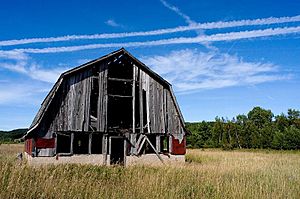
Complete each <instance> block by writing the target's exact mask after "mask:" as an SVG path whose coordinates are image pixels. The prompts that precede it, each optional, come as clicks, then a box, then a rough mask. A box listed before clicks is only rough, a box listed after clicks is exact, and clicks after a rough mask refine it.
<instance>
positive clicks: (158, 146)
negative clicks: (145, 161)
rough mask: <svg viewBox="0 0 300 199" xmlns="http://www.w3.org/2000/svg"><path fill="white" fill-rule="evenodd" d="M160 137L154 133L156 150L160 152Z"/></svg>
mask: <svg viewBox="0 0 300 199" xmlns="http://www.w3.org/2000/svg"><path fill="white" fill-rule="evenodd" d="M160 139H161V136H160V135H156V144H155V145H156V150H157V151H158V152H160V151H161V148H160Z"/></svg>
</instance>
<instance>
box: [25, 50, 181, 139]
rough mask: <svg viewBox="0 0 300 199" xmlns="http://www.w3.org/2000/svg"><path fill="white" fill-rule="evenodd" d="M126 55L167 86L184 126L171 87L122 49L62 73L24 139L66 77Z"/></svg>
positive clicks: (38, 121)
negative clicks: (104, 61)
mask: <svg viewBox="0 0 300 199" xmlns="http://www.w3.org/2000/svg"><path fill="white" fill-rule="evenodd" d="M122 54H123V55H127V56H128V57H129V58H131V60H132V61H133V62H134V63H135V64H136V65H137V66H138V67H140V68H141V69H142V70H144V71H145V72H147V73H148V74H149V75H151V76H152V77H153V78H154V79H156V80H157V81H159V82H161V83H163V84H165V85H166V86H167V88H168V89H169V90H170V93H171V97H172V99H173V101H174V103H175V107H176V110H177V112H178V115H179V118H180V121H181V123H182V125H183V126H184V119H183V116H182V113H181V111H180V109H179V106H178V103H177V100H176V97H175V95H174V92H173V89H172V85H171V84H170V83H169V82H168V81H166V80H165V79H163V78H162V77H161V76H159V75H158V74H157V73H155V72H154V71H153V70H151V69H150V68H149V67H148V66H146V65H145V64H144V63H142V62H141V61H139V60H138V59H137V58H135V57H134V56H133V55H131V54H130V53H129V52H128V51H127V50H125V49H124V48H121V49H119V50H116V51H114V52H111V53H109V54H107V55H104V56H102V57H100V58H98V59H95V60H92V61H90V62H87V63H85V64H82V65H80V66H77V67H75V68H73V69H71V70H68V71H66V72H64V73H62V74H61V75H60V77H59V78H58V80H57V81H56V83H55V84H54V86H53V87H52V89H51V90H50V92H49V93H48V95H47V96H46V98H45V99H44V101H43V102H42V104H41V107H40V109H39V111H38V113H37V114H36V116H35V118H34V119H33V122H32V124H31V125H30V127H29V129H28V131H27V133H26V135H25V136H24V137H26V136H27V135H28V134H29V133H30V132H32V131H33V130H34V129H36V128H37V127H38V126H39V124H40V122H41V120H42V118H43V116H44V114H45V112H46V111H47V110H48V107H49V105H50V104H51V101H52V100H53V98H54V96H55V93H56V92H57V90H58V88H59V87H60V85H61V84H62V82H63V80H64V78H65V77H66V76H69V75H71V74H73V73H75V72H77V71H80V70H83V69H86V68H88V67H89V66H91V65H93V64H95V63H98V62H101V61H103V60H106V59H109V58H111V57H114V56H118V55H122Z"/></svg>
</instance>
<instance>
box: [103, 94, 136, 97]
mask: <svg viewBox="0 0 300 199" xmlns="http://www.w3.org/2000/svg"><path fill="white" fill-rule="evenodd" d="M108 96H109V97H127V98H132V97H133V96H131V95H112V94H108Z"/></svg>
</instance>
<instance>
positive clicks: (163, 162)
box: [145, 136, 164, 164]
mask: <svg viewBox="0 0 300 199" xmlns="http://www.w3.org/2000/svg"><path fill="white" fill-rule="evenodd" d="M145 137H146V138H145V140H147V142H148V143H149V145H150V146H151V147H152V149H153V150H154V152H155V154H156V155H157V157H158V158H159V159H160V161H161V162H162V163H163V164H164V160H163V159H162V157H161V156H160V155H159V153H158V152H157V150H156V149H155V147H154V146H153V145H152V143H151V142H150V140H149V139H148V138H147V136H145Z"/></svg>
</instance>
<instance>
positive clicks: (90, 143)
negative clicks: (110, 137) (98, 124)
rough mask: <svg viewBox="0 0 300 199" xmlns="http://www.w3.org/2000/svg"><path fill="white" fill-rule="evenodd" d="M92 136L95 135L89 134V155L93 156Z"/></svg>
mask: <svg viewBox="0 0 300 199" xmlns="http://www.w3.org/2000/svg"><path fill="white" fill-rule="evenodd" d="M92 136H93V134H92V133H90V134H89V154H92Z"/></svg>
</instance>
